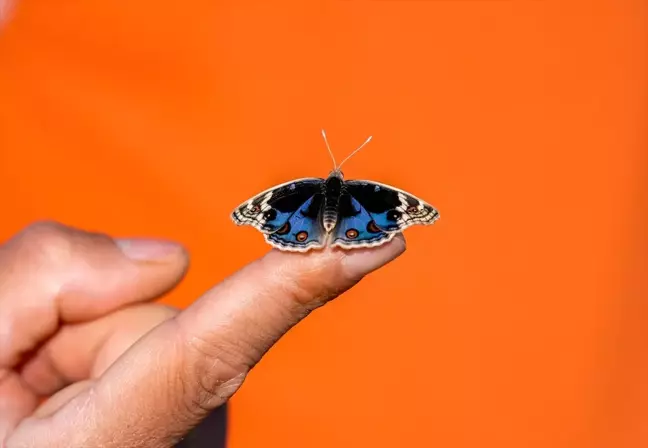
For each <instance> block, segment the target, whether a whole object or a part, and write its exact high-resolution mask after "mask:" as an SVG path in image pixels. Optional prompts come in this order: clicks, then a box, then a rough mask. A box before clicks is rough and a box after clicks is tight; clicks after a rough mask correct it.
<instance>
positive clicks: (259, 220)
mask: <svg viewBox="0 0 648 448" xmlns="http://www.w3.org/2000/svg"><path fill="white" fill-rule="evenodd" d="M323 184H324V179H320V178H316V177H311V178H304V179H296V180H293V181H290V182H286V183H284V184H281V185H277V186H274V187H272V188H270V189H268V190H265V191H263V192H261V193H259V194H257V195H256V196H254V197H252V198H250V199H248V200H247V201H245V202H244V203H243V204H241V205H239V206H238V207H236V209H234V211H233V212H232V215H231V216H232V220H233V221H234V222H235V223H236V224H237V225H250V226H253V227H255V228H256V229H258V230H260V231H261V232H263V233H265V234H270V233H273V232H276V231H277V230H279V229H280V228H282V227H283V226H284V225H285V224H286V223H287V222H288V220H289V219H290V217H291V216H292V215H293V214H294V213H295V212H296V211H297V210H299V209H300V207H302V205H303V204H304V203H305V202H306V201H307V200H309V198H311V197H312V196H314V195H315V194H317V193H320V192H321V190H322V186H323Z"/></svg>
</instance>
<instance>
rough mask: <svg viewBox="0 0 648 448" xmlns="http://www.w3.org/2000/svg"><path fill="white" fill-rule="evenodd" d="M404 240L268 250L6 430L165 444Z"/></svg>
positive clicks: (105, 442) (63, 440) (66, 440)
mask: <svg viewBox="0 0 648 448" xmlns="http://www.w3.org/2000/svg"><path fill="white" fill-rule="evenodd" d="M404 250H405V242H404V239H403V238H402V236H400V235H399V236H398V237H396V238H394V239H393V240H392V241H391V242H390V243H388V244H386V245H384V246H381V247H378V248H375V249H358V250H354V251H340V250H331V249H326V250H324V251H321V252H311V253H307V254H298V253H285V252H278V251H276V250H273V251H271V252H269V253H268V254H267V255H266V256H265V257H263V258H261V259H260V260H257V261H255V262H253V263H251V264H250V265H248V266H246V267H245V268H243V269H242V270H240V271H239V272H237V273H236V274H234V275H233V276H232V277H230V278H228V279H226V280H225V281H223V282H222V283H220V284H219V285H217V286H216V287H214V288H213V289H211V290H210V291H208V292H207V293H206V294H205V295H204V296H203V297H202V298H200V299H199V300H198V301H196V302H195V303H194V304H193V305H192V306H190V307H189V308H187V309H186V310H185V311H184V312H182V313H181V314H179V315H178V316H177V317H176V318H175V319H172V320H169V321H167V322H165V323H164V324H162V325H160V326H159V327H157V328H156V329H154V330H153V331H152V332H150V333H149V334H148V335H147V336H145V337H144V338H142V339H141V340H140V341H139V342H138V343H137V344H135V345H134V346H133V347H131V349H130V350H129V351H128V352H126V354H125V355H124V356H123V357H122V358H120V360H118V361H117V362H116V363H115V364H113V366H112V367H111V368H110V369H109V370H108V371H106V373H105V374H104V376H103V377H101V378H100V379H99V380H98V382H97V383H95V384H94V385H93V386H92V387H90V388H88V389H86V390H85V391H84V392H82V393H81V394H79V395H77V396H75V397H74V398H72V399H71V400H70V401H68V402H67V404H65V405H63V406H62V407H61V408H59V409H58V410H57V412H56V413H57V415H56V418H43V419H36V418H34V419H30V420H27V421H25V422H24V423H23V424H22V425H21V426H20V427H19V428H18V430H17V431H16V433H15V434H14V438H12V439H11V440H15V441H19V440H21V438H22V437H25V438H27V437H29V438H30V440H32V441H33V442H34V444H35V445H36V446H38V442H43V443H44V442H45V441H47V443H48V446H50V447H59V446H61V447H62V446H65V447H75V446H147V447H170V446H172V445H173V444H174V443H175V442H176V441H177V439H179V438H180V437H181V436H182V435H184V434H185V433H186V432H188V431H189V430H190V429H191V428H192V427H193V426H195V425H196V424H197V423H199V422H200V420H202V419H203V418H205V417H206V416H207V415H208V414H209V412H211V411H212V410H213V409H214V408H216V407H218V406H220V405H221V404H223V403H224V402H225V401H226V400H227V399H229V398H230V397H231V396H232V394H233V393H234V392H236V390H238V388H239V387H240V386H241V384H242V383H243V380H244V379H245V377H246V375H247V373H248V372H249V370H250V369H251V368H252V367H253V366H254V365H255V364H256V363H257V362H258V361H259V360H260V359H261V357H262V356H263V354H264V353H265V352H266V351H267V350H268V349H269V348H270V347H271V346H272V345H273V344H274V343H275V342H276V341H277V340H278V339H279V338H280V337H281V336H282V335H283V334H285V333H286V332H287V331H288V330H289V329H290V328H291V327H292V326H293V325H295V324H296V323H297V322H299V321H300V320H301V319H303V318H304V317H305V316H306V315H307V314H308V313H309V312H311V311H312V310H314V309H315V308H317V307H319V306H321V305H322V304H324V303H326V302H327V301H329V300H331V299H333V298H334V297H336V296H338V295H339V294H341V293H342V292H344V291H346V290H347V289H349V288H350V287H352V286H353V285H355V284H356V283H357V282H358V281H360V280H361V279H362V278H363V277H364V276H365V275H367V274H368V273H370V272H372V271H373V270H375V269H377V268H379V267H380V266H382V265H384V264H386V263H388V262H389V261H391V260H393V259H394V258H396V257H397V256H399V255H400V254H401V253H402V252H403V251H404ZM79 409H83V412H79ZM115 409H118V411H115ZM41 417H43V416H41ZM52 434H55V435H56V437H57V438H56V439H52V437H51V436H52ZM40 435H42V437H43V439H42V440H41V439H40V438H39V437H40ZM17 444H18V445H19V443H17Z"/></svg>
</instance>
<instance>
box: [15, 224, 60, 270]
mask: <svg viewBox="0 0 648 448" xmlns="http://www.w3.org/2000/svg"><path fill="white" fill-rule="evenodd" d="M18 245H19V249H20V251H21V252H23V253H25V254H26V255H27V256H29V257H34V258H36V259H37V261H45V262H54V263H57V264H58V263H60V262H65V261H67V260H68V259H69V258H70V256H71V253H72V239H71V237H70V232H69V230H68V229H67V228H66V227H64V226H63V225H61V224H59V223H56V222H53V221H39V222H36V223H33V224H31V225H29V226H28V227H26V228H25V230H23V232H22V233H21V234H20V236H19V238H18Z"/></svg>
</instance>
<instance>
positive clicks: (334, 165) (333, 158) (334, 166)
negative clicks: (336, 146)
mask: <svg viewBox="0 0 648 448" xmlns="http://www.w3.org/2000/svg"><path fill="white" fill-rule="evenodd" d="M322 137H324V143H326V149H328V152H329V154H330V155H331V159H332V160H333V169H334V170H336V169H337V167H338V166H337V164H336V163H335V157H334V156H333V151H331V147H330V146H329V142H328V139H327V138H326V132H324V129H322Z"/></svg>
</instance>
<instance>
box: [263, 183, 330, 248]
mask: <svg viewBox="0 0 648 448" xmlns="http://www.w3.org/2000/svg"><path fill="white" fill-rule="evenodd" d="M321 204H322V195H321V194H316V195H313V196H311V197H310V198H309V199H308V200H307V201H306V202H304V203H303V204H302V205H301V206H300V207H299V209H298V210H297V211H296V212H295V213H293V214H292V216H291V217H290V219H288V220H287V221H286V223H285V224H284V225H283V226H282V227H281V228H279V229H277V230H276V231H275V232H274V233H271V234H269V235H266V236H265V237H266V240H267V241H268V242H269V243H270V244H272V245H274V246H279V247H281V248H283V249H288V250H296V251H305V250H306V249H307V248H310V247H320V246H322V245H323V243H324V239H325V236H326V235H325V232H324V230H323V229H322V227H321V225H320V219H319V210H320V206H321Z"/></svg>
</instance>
